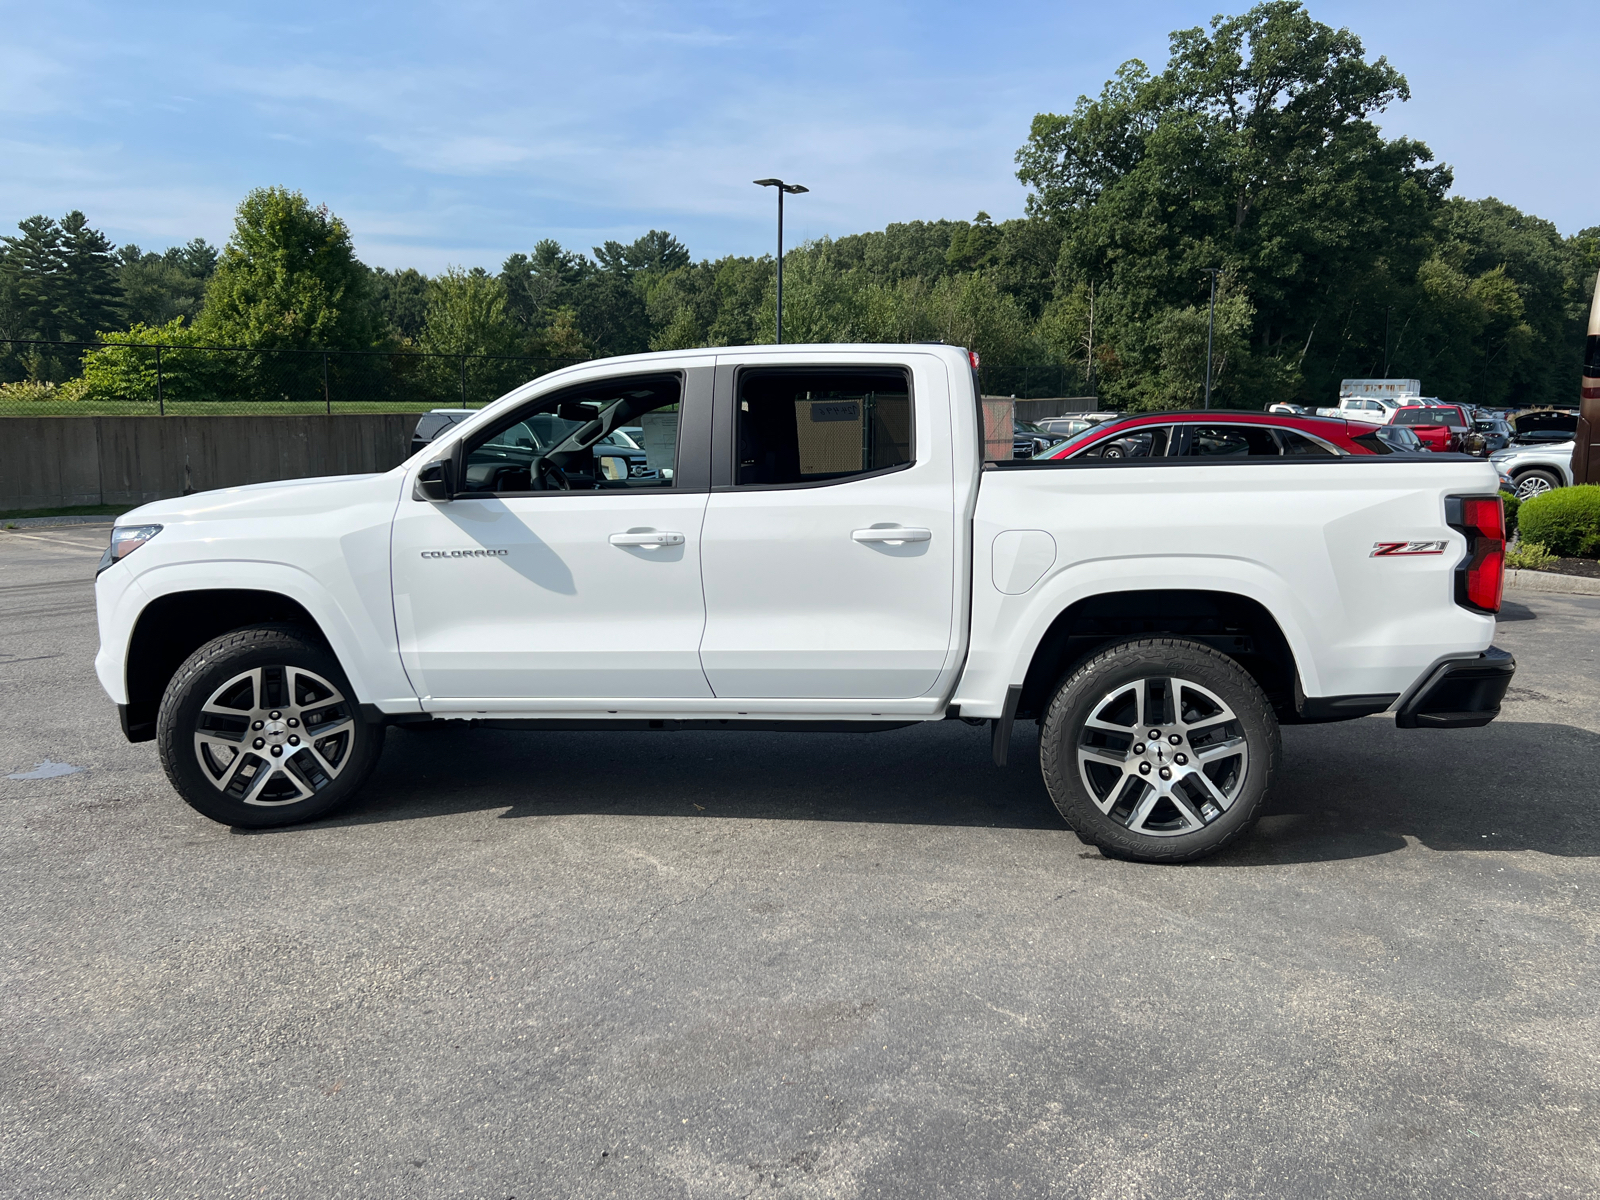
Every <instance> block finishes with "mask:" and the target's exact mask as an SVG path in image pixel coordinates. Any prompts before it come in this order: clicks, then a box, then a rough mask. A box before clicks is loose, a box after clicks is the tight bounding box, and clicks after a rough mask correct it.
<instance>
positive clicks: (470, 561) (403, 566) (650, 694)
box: [392, 364, 711, 711]
mask: <svg viewBox="0 0 1600 1200" xmlns="http://www.w3.org/2000/svg"><path fill="white" fill-rule="evenodd" d="M710 377H711V368H710V366H709V364H707V365H705V366H700V367H695V366H693V365H690V366H689V369H687V370H682V371H676V372H671V373H665V374H663V373H655V374H652V375H649V376H642V375H633V376H608V377H604V378H599V379H596V380H594V381H592V382H585V383H580V384H577V385H575V386H573V387H571V388H566V389H563V390H562V391H560V392H559V393H553V394H547V395H546V396H543V397H541V398H539V399H537V400H535V401H532V402H530V403H529V404H525V405H521V406H517V407H515V408H512V409H508V410H507V414H506V416H505V417H503V418H502V419H501V420H499V421H496V422H494V423H493V424H491V425H488V426H485V427H483V428H482V429H480V430H478V431H476V432H475V433H473V434H469V435H467V437H466V438H464V439H463V440H462V441H461V442H460V443H459V444H458V445H457V446H456V447H455V451H454V457H453V459H452V469H453V473H454V480H453V483H454V496H453V498H452V499H450V500H448V501H444V502H431V501H428V500H422V499H417V498H414V497H413V496H412V495H411V494H409V493H408V494H407V495H406V496H405V497H404V498H402V499H401V501H400V510H399V513H398V515H397V516H396V518H395V523H394V537H393V551H392V554H393V575H394V608H395V624H396V628H397V631H398V634H399V639H400V650H401V656H402V661H403V662H404V664H405V667H406V671H407V673H408V674H409V675H410V677H411V682H412V684H413V686H414V687H415V688H416V690H417V694H418V695H419V696H421V697H423V698H424V699H425V700H433V701H436V702H437V701H444V702H454V703H453V704H450V703H446V704H443V705H440V706H439V711H448V710H449V709H450V708H451V707H454V708H456V709H457V710H459V709H461V708H464V707H468V705H469V704H471V703H474V702H480V701H481V702H483V704H484V706H485V710H486V711H487V710H488V709H489V708H498V709H499V710H501V711H504V710H505V709H506V708H512V709H514V708H516V707H518V702H527V701H543V702H548V701H552V700H561V699H564V698H575V699H582V698H591V699H592V698H596V697H600V698H606V699H614V700H617V701H619V702H620V701H625V700H627V699H629V698H634V697H638V698H656V699H660V698H680V697H681V698H687V697H699V698H706V697H709V696H710V695H711V689H710V687H709V685H708V684H707V683H706V679H705V675H704V674H703V673H702V671H701V669H700V659H699V644H700V638H701V634H702V632H703V630H704V626H705V603H704V599H703V596H702V592H701V584H700V538H701V524H702V521H703V519H704V515H705V506H706V490H705V480H704V478H703V476H701V477H697V472H701V471H703V470H704V458H705V450H704V447H703V445H700V444H699V443H701V442H703V441H704V439H705V438H706V436H707V435H706V433H705V432H704V431H705V430H706V429H707V428H708V421H709V407H710ZM697 412H703V413H704V414H705V417H704V419H702V420H695V419H693V416H692V414H693V413H697ZM623 427H630V428H641V427H642V429H643V430H644V432H645V435H646V436H645V437H644V439H643V442H644V450H645V453H644V455H642V456H641V455H640V454H638V453H635V452H630V453H627V454H623V453H620V452H619V453H616V454H607V453H606V450H607V447H608V446H609V445H611V443H610V442H607V441H606V440H605V439H607V438H608V437H611V435H612V434H613V432H614V431H615V430H617V429H621V428H623ZM613 441H616V439H613ZM629 442H630V444H634V445H637V442H636V441H635V440H634V439H629ZM494 701H506V702H510V703H509V704H505V705H494V704H492V702H494ZM533 707H534V708H537V707H539V706H538V705H534V706H533ZM544 707H551V706H550V705H548V704H545V705H544ZM556 707H559V706H556Z"/></svg>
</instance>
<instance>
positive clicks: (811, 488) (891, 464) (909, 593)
mask: <svg viewBox="0 0 1600 1200" xmlns="http://www.w3.org/2000/svg"><path fill="white" fill-rule="evenodd" d="M968 420H969V421H970V420H974V418H973V417H971V416H969V417H968ZM950 421H951V413H950V383H949V379H948V375H947V372H946V368H945V364H944V363H943V361H942V360H941V359H939V358H936V357H934V356H932V355H927V356H923V355H914V354H913V355H906V356H903V357H901V358H899V359H895V358H886V357H883V356H871V355H869V356H860V355H833V356H829V355H827V354H826V353H823V352H815V351H811V352H796V353H795V354H793V355H792V356H790V355H766V356H763V357H762V358H761V359H760V360H759V363H758V364H757V365H752V364H750V363H740V362H737V361H729V360H719V362H718V366H717V411H716V416H715V422H716V424H715V430H714V440H713V450H712V492H711V498H710V501H709V503H708V504H707V507H706V521H705V528H704V532H703V534H702V548H701V555H702V563H703V576H704V581H705V599H706V630H705V636H704V638H703V640H702V642H701V645H700V660H701V664H702V666H703V667H704V670H705V673H706V678H707V679H708V680H709V681H710V684H711V688H712V690H713V691H714V692H715V694H716V695H717V696H718V697H719V698H721V697H729V698H749V699H756V698H764V699H789V698H823V697H827V698H840V699H878V698H881V699H908V698H912V697H917V696H922V695H924V694H925V693H928V692H929V691H930V690H932V689H934V687H935V685H936V684H938V683H939V681H940V676H941V673H942V672H943V671H944V670H945V669H946V668H947V666H948V660H949V658H950V656H951V654H952V648H953V646H954V644H955V630H956V627H957V613H956V607H955V600H954V597H955V594H956V588H957V583H958V580H957V561H956V556H957V552H958V538H957V526H956V520H955V514H954V511H953V508H954V501H953V470H952V462H951V446H950V443H951V433H950Z"/></svg>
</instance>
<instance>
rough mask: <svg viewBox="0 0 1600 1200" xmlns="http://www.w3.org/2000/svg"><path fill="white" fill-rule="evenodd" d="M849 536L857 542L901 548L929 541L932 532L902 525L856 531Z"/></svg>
mask: <svg viewBox="0 0 1600 1200" xmlns="http://www.w3.org/2000/svg"><path fill="white" fill-rule="evenodd" d="M850 536H851V537H852V538H854V539H855V540H856V541H858V542H887V543H888V544H889V545H891V546H903V545H905V544H906V543H907V542H926V541H931V540H932V538H933V530H931V529H913V528H909V527H907V526H904V525H890V526H888V527H882V526H879V527H875V528H873V529H857V530H854V531H852V532H851V534H850Z"/></svg>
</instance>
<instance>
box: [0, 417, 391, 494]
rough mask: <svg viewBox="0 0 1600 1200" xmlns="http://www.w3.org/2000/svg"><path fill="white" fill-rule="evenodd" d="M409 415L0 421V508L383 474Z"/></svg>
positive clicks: (6, 418)
mask: <svg viewBox="0 0 1600 1200" xmlns="http://www.w3.org/2000/svg"><path fill="white" fill-rule="evenodd" d="M416 424H417V417H416V414H415V413H409V414H408V413H360V414H352V415H336V416H311V415H307V416H254V417H4V418H0V510H14V509H28V508H65V507H69V506H71V505H77V504H143V503H145V502H146V501H149V500H163V499H166V498H167V497H169V496H181V495H183V494H184V493H186V492H203V491H208V490H210V489H211V488H221V487H234V486H236V485H238V484H242V483H267V482H270V481H272V480H276V479H302V478H306V477H308V476H313V475H355V474H360V473H362V472H366V471H387V470H388V469H389V468H390V467H393V466H395V465H396V464H397V463H399V462H401V461H402V460H403V459H405V458H406V456H407V455H408V454H409V453H410V447H411V431H412V430H413V429H414V428H415V427H416Z"/></svg>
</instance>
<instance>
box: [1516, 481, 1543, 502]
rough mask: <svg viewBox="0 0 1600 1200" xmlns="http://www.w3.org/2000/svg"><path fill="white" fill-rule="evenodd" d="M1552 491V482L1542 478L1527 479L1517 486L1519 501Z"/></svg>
mask: <svg viewBox="0 0 1600 1200" xmlns="http://www.w3.org/2000/svg"><path fill="white" fill-rule="evenodd" d="M1549 490H1550V481H1549V480H1548V479H1544V478H1542V477H1535V478H1533V479H1526V480H1524V481H1523V482H1521V483H1519V484H1518V485H1517V499H1518V500H1526V499H1527V498H1528V497H1529V496H1539V495H1543V494H1544V493H1545V492H1548V491H1549Z"/></svg>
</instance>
